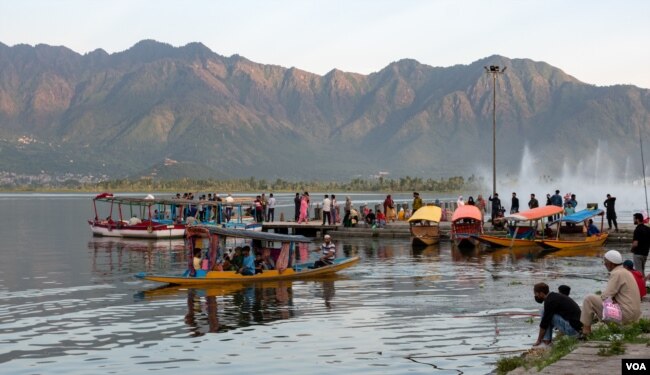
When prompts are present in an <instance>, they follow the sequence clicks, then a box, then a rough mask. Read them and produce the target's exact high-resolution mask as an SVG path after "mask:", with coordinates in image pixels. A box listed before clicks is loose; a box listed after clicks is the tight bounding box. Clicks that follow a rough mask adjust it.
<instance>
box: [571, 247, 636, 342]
mask: <svg viewBox="0 0 650 375" xmlns="http://www.w3.org/2000/svg"><path fill="white" fill-rule="evenodd" d="M604 263H605V268H607V271H609V280H608V281H607V287H606V288H605V291H603V293H602V294H601V295H600V296H597V295H595V294H590V295H588V296H587V297H585V300H584V301H583V302H582V314H581V315H580V321H581V322H582V333H583V334H585V335H588V334H590V333H591V324H592V323H593V321H594V315H595V317H596V318H597V319H601V318H602V316H603V301H604V300H606V299H607V298H611V299H612V301H614V302H615V303H617V304H618V305H619V306H620V307H621V312H622V313H623V323H624V324H625V323H630V322H635V321H637V320H639V318H640V317H641V297H640V296H639V287H638V286H637V284H636V281H635V280H634V276H632V274H631V273H630V272H629V271H628V270H626V269H625V268H623V266H622V264H623V257H622V256H621V253H619V252H618V251H616V250H610V251H608V252H606V253H605V259H604Z"/></svg>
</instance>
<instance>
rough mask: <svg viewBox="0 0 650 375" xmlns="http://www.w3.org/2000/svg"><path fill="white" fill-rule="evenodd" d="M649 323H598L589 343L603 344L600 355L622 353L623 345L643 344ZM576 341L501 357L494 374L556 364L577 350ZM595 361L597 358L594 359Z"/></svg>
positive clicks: (567, 339) (566, 339)
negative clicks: (520, 368)
mask: <svg viewBox="0 0 650 375" xmlns="http://www.w3.org/2000/svg"><path fill="white" fill-rule="evenodd" d="M646 333H650V320H648V319H640V320H639V321H638V322H636V323H632V324H628V325H624V326H620V325H617V324H598V325H597V326H595V327H594V329H593V331H592V333H591V334H590V335H589V338H588V339H589V341H598V342H603V345H602V347H601V348H600V349H599V351H598V355H600V356H610V355H620V354H625V345H624V344H626V343H646V344H648V345H650V338H648V337H645V336H644V334H646ZM578 344H579V342H578V340H577V339H575V338H571V337H568V336H563V337H560V338H558V339H557V340H555V341H554V342H553V346H552V347H551V348H550V349H548V350H539V349H533V350H530V351H528V352H526V353H524V354H522V355H520V356H515V357H503V358H501V359H499V360H498V361H497V364H496V367H497V368H496V371H497V374H506V373H508V372H510V371H512V370H514V369H516V368H518V367H523V368H525V369H536V370H537V371H539V370H541V369H543V368H544V367H546V366H548V365H550V364H552V363H555V362H557V361H558V360H560V359H561V358H562V357H564V356H566V355H567V354H569V353H571V352H572V351H573V350H574V349H575V348H576V347H578ZM595 360H596V359H595Z"/></svg>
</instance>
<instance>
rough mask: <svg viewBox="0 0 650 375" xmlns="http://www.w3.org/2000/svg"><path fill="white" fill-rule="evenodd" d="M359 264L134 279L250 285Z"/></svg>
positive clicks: (350, 261) (354, 261) (348, 262)
mask: <svg viewBox="0 0 650 375" xmlns="http://www.w3.org/2000/svg"><path fill="white" fill-rule="evenodd" d="M358 262H359V257H352V258H349V259H346V260H343V261H341V262H339V263H335V264H332V265H330V266H325V267H320V268H314V269H308V268H305V269H303V270H300V271H295V270H294V269H292V268H289V269H286V270H285V271H284V272H282V273H279V272H278V271H277V270H265V271H264V272H262V273H259V274H256V275H252V276H244V275H241V274H239V273H235V271H209V272H208V273H207V274H206V275H205V276H204V277H192V276H178V275H176V276H172V275H153V274H138V275H136V277H138V278H140V279H144V280H149V281H156V282H161V283H169V284H177V285H212V284H230V283H251V282H260V281H280V280H297V279H306V278H312V277H322V276H326V275H331V274H333V273H335V272H338V271H340V270H342V269H345V268H348V267H351V266H353V265H355V264H357V263H358Z"/></svg>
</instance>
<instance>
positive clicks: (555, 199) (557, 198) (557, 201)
mask: <svg viewBox="0 0 650 375" xmlns="http://www.w3.org/2000/svg"><path fill="white" fill-rule="evenodd" d="M562 203H563V202H562V196H561V195H560V191H559V190H555V194H554V195H553V196H552V197H551V204H552V205H553V206H558V207H562V206H563V204H562ZM559 218H560V214H555V215H553V220H557V219H559Z"/></svg>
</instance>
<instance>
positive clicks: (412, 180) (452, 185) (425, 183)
mask: <svg viewBox="0 0 650 375" xmlns="http://www.w3.org/2000/svg"><path fill="white" fill-rule="evenodd" d="M483 186H484V181H483V178H477V177H475V176H474V175H472V176H470V177H469V178H465V177H463V176H454V177H449V178H440V179H432V178H427V179H424V178H422V177H410V176H406V177H400V178H385V177H379V178H353V179H351V180H349V181H318V180H312V181H289V180H284V179H281V178H278V179H276V180H274V181H270V180H266V179H263V178H262V179H257V178H255V177H250V178H239V179H223V180H215V179H188V178H184V179H178V180H155V179H152V178H142V179H137V180H131V179H115V180H108V181H103V182H98V183H82V182H78V181H74V180H68V181H65V182H63V183H61V184H51V185H42V186H35V185H31V184H30V185H25V186H14V187H12V188H11V190H16V191H34V190H38V191H89V192H94V191H125V192H126V191H161V192H186V191H187V192H190V191H207V192H209V191H212V192H258V191H267V192H301V191H368V192H408V191H429V192H438V193H446V192H456V191H472V190H480V188H481V187H483Z"/></svg>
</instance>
